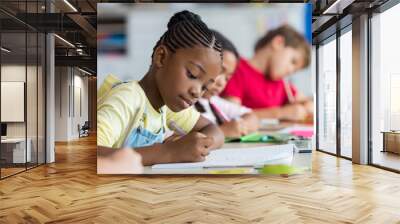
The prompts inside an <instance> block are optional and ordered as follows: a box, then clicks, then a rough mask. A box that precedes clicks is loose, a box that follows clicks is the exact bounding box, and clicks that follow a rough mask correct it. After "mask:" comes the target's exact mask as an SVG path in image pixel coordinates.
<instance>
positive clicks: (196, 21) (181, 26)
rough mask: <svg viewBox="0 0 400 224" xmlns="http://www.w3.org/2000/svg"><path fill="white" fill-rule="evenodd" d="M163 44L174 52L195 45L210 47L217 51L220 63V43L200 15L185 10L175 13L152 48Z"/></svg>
mask: <svg viewBox="0 0 400 224" xmlns="http://www.w3.org/2000/svg"><path fill="white" fill-rule="evenodd" d="M160 44H164V45H165V46H166V47H167V48H168V50H170V51H171V52H172V53H175V52H176V50H177V49H179V48H192V47H194V46H195V45H201V46H203V47H207V48H212V49H214V50H215V51H217V52H219V54H220V56H221V63H222V45H221V42H220V41H219V40H218V39H217V38H216V37H215V35H214V33H213V32H212V31H211V30H210V29H209V28H208V27H207V25H206V24H205V23H204V22H203V21H202V20H201V18H200V16H199V15H197V14H194V13H192V12H189V11H187V10H184V11H181V12H178V13H175V15H173V16H172V17H171V19H170V20H169V22H168V30H167V31H166V32H165V33H164V34H163V35H162V36H161V38H160V39H159V40H158V41H157V43H156V45H155V46H154V48H153V54H152V55H151V57H152V58H153V56H154V52H155V50H156V48H157V47H158V46H159V45H160Z"/></svg>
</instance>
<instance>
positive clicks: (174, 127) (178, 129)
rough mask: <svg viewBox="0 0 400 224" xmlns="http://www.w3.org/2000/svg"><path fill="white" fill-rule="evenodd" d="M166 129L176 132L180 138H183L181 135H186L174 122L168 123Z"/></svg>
mask: <svg viewBox="0 0 400 224" xmlns="http://www.w3.org/2000/svg"><path fill="white" fill-rule="evenodd" d="M168 127H169V129H171V130H172V131H174V132H176V133H177V134H178V135H180V136H183V135H186V134H187V133H186V132H185V130H183V129H182V128H181V127H179V126H178V125H177V124H176V123H175V122H174V121H171V122H169V125H168Z"/></svg>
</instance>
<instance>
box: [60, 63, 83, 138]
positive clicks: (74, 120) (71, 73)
mask: <svg viewBox="0 0 400 224" xmlns="http://www.w3.org/2000/svg"><path fill="white" fill-rule="evenodd" d="M83 75H84V74H83V73H81V72H80V71H79V70H77V69H76V68H72V67H56V83H55V86H56V88H55V89H56V91H55V120H56V122H55V123H56V134H55V141H70V140H73V139H77V138H79V135H78V134H79V133H78V124H80V125H81V126H82V125H83V124H84V122H85V121H87V120H88V78H87V77H84V76H83ZM79 96H80V97H79ZM79 101H81V102H79ZM80 106H81V107H82V108H81V109H82V112H81V113H80V110H79V109H80V108H79V107H80Z"/></svg>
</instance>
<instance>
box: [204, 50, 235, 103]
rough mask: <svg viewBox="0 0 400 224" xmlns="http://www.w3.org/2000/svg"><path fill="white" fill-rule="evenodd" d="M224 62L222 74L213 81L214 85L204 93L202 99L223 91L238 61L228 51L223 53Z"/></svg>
mask: <svg viewBox="0 0 400 224" xmlns="http://www.w3.org/2000/svg"><path fill="white" fill-rule="evenodd" d="M223 56H224V60H223V63H222V73H221V74H220V75H219V76H218V77H217V78H216V79H215V83H214V85H212V86H210V88H209V89H208V90H207V91H206V92H205V93H204V96H203V97H204V98H206V99H210V98H211V97H212V96H216V95H219V94H220V93H221V92H222V91H223V90H224V89H225V86H226V84H227V83H228V81H229V79H230V78H231V77H232V74H233V72H234V71H235V69H236V65H237V63H238V60H237V59H236V57H235V55H234V54H233V53H232V52H230V51H224V52H223Z"/></svg>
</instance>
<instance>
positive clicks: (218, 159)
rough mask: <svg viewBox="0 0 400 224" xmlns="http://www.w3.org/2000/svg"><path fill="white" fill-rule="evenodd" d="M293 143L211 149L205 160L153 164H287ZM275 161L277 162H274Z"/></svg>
mask: <svg viewBox="0 0 400 224" xmlns="http://www.w3.org/2000/svg"><path fill="white" fill-rule="evenodd" d="M293 147H294V145H293V144H285V145H270V146H258V147H251V148H240V149H239V148H231V149H229V148H225V149H218V150H214V151H211V152H210V154H209V155H208V156H207V158H206V160H205V161H203V162H196V163H168V164H156V165H153V166H152V168H153V169H190V168H216V167H240V166H252V167H260V166H263V165H265V164H281V163H284V164H287V163H289V164H290V163H291V161H292V158H293ZM274 161H275V162H276V163H274Z"/></svg>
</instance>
